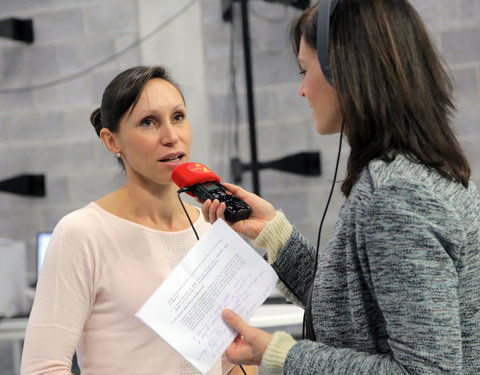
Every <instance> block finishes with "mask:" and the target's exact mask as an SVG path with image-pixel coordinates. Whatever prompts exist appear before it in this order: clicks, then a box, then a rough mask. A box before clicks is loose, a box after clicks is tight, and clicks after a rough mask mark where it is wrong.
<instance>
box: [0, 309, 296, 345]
mask: <svg viewBox="0 0 480 375" xmlns="http://www.w3.org/2000/svg"><path fill="white" fill-rule="evenodd" d="M302 321H303V309H301V308H300V307H297V306H294V305H290V304H271V305H262V306H260V308H259V309H258V310H257V311H256V312H255V314H254V315H253V316H252V318H251V319H250V324H251V325H252V326H254V327H257V328H268V327H281V326H290V325H297V324H302ZM27 322H28V318H14V319H2V320H0V341H2V340H4V341H10V340H18V341H19V340H23V338H24V336H25V328H27Z"/></svg>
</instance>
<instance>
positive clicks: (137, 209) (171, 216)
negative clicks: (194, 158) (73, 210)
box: [97, 181, 199, 231]
mask: <svg viewBox="0 0 480 375" xmlns="http://www.w3.org/2000/svg"><path fill="white" fill-rule="evenodd" d="M97 204H99V205H100V206H101V207H102V208H104V209H105V210H107V211H109V212H111V213H113V214H114V215H117V216H119V217H122V218H124V219H127V220H130V221H133V222H136V223H138V224H141V225H145V226H147V227H149V228H153V229H158V230H164V231H178V230H182V229H186V228H188V227H189V226H190V223H189V222H188V219H187V217H186V215H185V212H184V211H183V208H182V206H181V204H180V202H179V200H178V197H177V187H176V186H175V185H174V184H169V185H163V186H156V187H155V188H145V187H143V186H139V185H136V184H129V183H128V181H127V183H126V184H125V185H124V186H123V187H121V188H120V189H118V190H116V191H114V192H113V193H111V194H109V195H107V196H106V197H104V198H102V199H100V200H98V201H97ZM184 204H185V207H186V209H187V212H188V214H189V215H190V218H191V219H192V221H195V220H196V219H197V218H198V215H199V214H198V211H197V210H196V209H195V208H194V207H193V206H191V205H189V204H187V203H184Z"/></svg>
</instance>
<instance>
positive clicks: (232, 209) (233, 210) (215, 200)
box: [172, 162, 275, 239]
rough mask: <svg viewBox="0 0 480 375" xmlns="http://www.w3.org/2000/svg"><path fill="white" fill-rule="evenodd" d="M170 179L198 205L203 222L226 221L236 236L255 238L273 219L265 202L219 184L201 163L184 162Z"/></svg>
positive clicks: (255, 196) (271, 207)
mask: <svg viewBox="0 0 480 375" xmlns="http://www.w3.org/2000/svg"><path fill="white" fill-rule="evenodd" d="M172 180H173V181H174V182H175V184H176V185H177V186H178V187H180V188H188V190H186V192H187V194H189V195H191V196H193V197H196V198H197V199H198V200H199V201H200V202H201V203H203V205H202V212H203V216H204V217H205V220H206V221H208V222H209V223H212V224H213V223H214V222H215V221H216V220H217V218H221V219H224V220H226V221H227V222H230V223H229V224H230V225H231V226H232V228H233V229H234V230H235V231H237V232H238V233H240V234H243V235H245V236H247V237H249V238H251V239H255V238H256V237H257V236H258V234H259V233H260V232H261V231H262V229H263V228H264V227H265V224H266V223H267V222H269V221H270V220H272V219H273V218H274V217H275V208H274V207H273V206H272V205H271V204H270V203H269V202H267V201H266V200H264V199H262V198H260V197H259V196H257V195H255V194H252V193H249V192H247V191H245V190H243V189H242V188H240V187H239V186H236V185H232V184H227V183H224V184H221V183H220V181H221V180H220V177H218V176H217V175H216V174H215V173H214V172H212V171H211V170H210V169H209V168H207V167H206V166H205V165H203V164H201V163H194V162H190V163H185V164H182V165H180V166H178V167H176V168H175V169H174V170H173V171H172Z"/></svg>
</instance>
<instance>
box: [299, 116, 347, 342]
mask: <svg viewBox="0 0 480 375" xmlns="http://www.w3.org/2000/svg"><path fill="white" fill-rule="evenodd" d="M343 127H344V123H342V129H341V130H340V139H339V141H338V153H337V161H336V163H335V172H334V174H333V181H332V186H331V187H330V193H329V194H328V199H327V203H326V205H325V209H324V211H323V215H322V220H321V221H320V226H319V227H318V236H317V249H316V252H315V268H314V269H313V270H314V271H313V278H312V285H311V287H310V291H309V295H308V300H307V305H306V306H305V308H306V309H310V312H309V315H310V318H311V308H312V305H311V298H312V292H313V283H314V282H315V277H316V275H317V268H318V253H319V250H320V238H321V236H322V227H323V222H324V221H325V217H326V216H327V211H328V207H329V206H330V201H331V199H332V195H333V190H334V189H335V183H336V181H337V173H338V166H339V164H340V155H341V152H342V140H343ZM306 309H305V313H304V314H303V324H302V339H304V338H305V334H306V329H307V318H306V316H307V310H306Z"/></svg>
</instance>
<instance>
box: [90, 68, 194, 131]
mask: <svg viewBox="0 0 480 375" xmlns="http://www.w3.org/2000/svg"><path fill="white" fill-rule="evenodd" d="M153 78H161V79H163V80H165V81H167V82H169V83H170V84H172V85H173V86H175V88H176V89H177V90H178V92H179V93H180V95H181V96H182V99H183V102H184V103H185V98H184V96H183V93H182V90H181V88H180V86H179V85H178V84H177V83H176V82H175V81H174V80H173V78H172V77H171V76H170V74H169V73H168V71H167V69H166V68H165V67H163V66H160V65H158V66H136V67H133V68H130V69H127V70H125V71H124V72H122V73H120V74H118V75H117V76H116V77H115V78H114V79H113V80H112V81H111V82H110V83H109V84H108V85H107V87H106V88H105V91H104V93H103V96H102V104H101V106H100V108H97V109H96V110H94V111H93V112H92V114H91V115H90V122H91V123H92V125H93V127H94V128H95V131H96V133H97V135H98V136H100V131H101V130H102V129H103V128H107V129H109V130H110V131H112V132H113V133H116V132H118V127H119V125H120V119H121V117H122V116H123V115H124V114H125V113H126V112H127V111H128V110H130V111H132V110H133V108H135V105H136V104H137V101H138V99H139V97H140V94H141V93H142V90H143V88H144V87H145V85H146V83H147V82H148V81H149V80H151V79H153Z"/></svg>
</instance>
